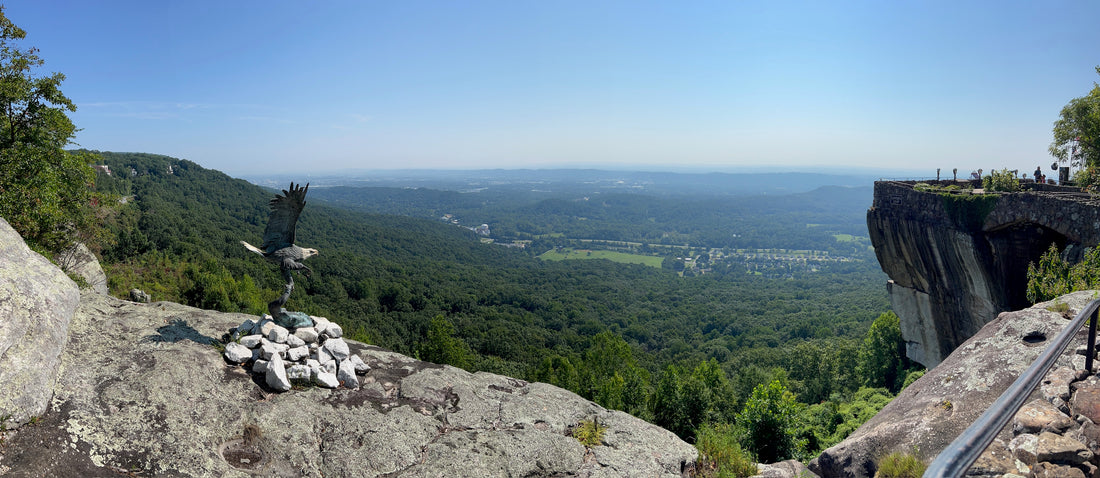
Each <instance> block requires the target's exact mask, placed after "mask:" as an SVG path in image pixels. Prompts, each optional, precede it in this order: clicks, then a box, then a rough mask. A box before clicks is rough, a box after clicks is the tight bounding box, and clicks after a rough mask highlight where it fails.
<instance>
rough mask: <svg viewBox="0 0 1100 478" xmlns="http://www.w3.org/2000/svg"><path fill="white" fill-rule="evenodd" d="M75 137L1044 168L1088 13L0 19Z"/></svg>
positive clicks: (331, 12)
mask: <svg viewBox="0 0 1100 478" xmlns="http://www.w3.org/2000/svg"><path fill="white" fill-rule="evenodd" d="M5 14H6V15H7V16H8V17H9V18H10V19H11V20H12V21H14V22H15V23H16V24H17V25H19V26H20V27H22V28H24V29H25V30H27V32H28V36H27V40H26V41H25V42H24V45H28V46H35V47H38V48H39V49H40V50H41V53H40V54H41V56H42V57H43V58H44V59H45V60H46V65H45V68H44V70H45V71H44V73H47V72H54V71H58V72H62V73H64V74H65V75H66V76H67V80H66V81H65V83H64V84H63V85H62V86H63V91H64V92H65V93H66V94H67V95H68V96H69V97H70V98H71V99H73V100H74V101H75V102H76V103H77V106H78V111H77V112H76V113H74V114H73V115H72V119H73V121H74V122H75V123H76V125H77V127H79V128H82V130H81V131H80V132H79V133H78V136H77V139H76V141H77V143H79V145H80V146H82V147H86V148H90V149H99V150H104V151H138V152H150V153H159V154H167V155H170V156H175V157H180V158H186V159H190V160H192V161H195V162H197V163H199V164H202V165H203V166H206V167H210V168H215V169H220V170H222V171H225V172H228V173H230V174H244V173H254V172H256V171H261V170H264V171H272V172H320V171H325V170H335V169H340V168H365V169H393V168H434V169H470V168H485V167H492V168H497V167H500V168H535V167H537V168H544V167H612V168H632V169H650V170H652V169H661V170H675V169H695V170H698V169H707V170H723V171H728V170H743V169H748V168H752V169H760V168H778V169H796V170H818V169H821V168H835V167H854V168H875V169H891V170H898V169H913V170H920V171H922V172H923V171H927V172H928V174H932V175H934V174H935V168H937V167H939V168H943V169H944V171H945V172H946V171H950V170H951V168H959V170H960V172H962V171H970V170H973V169H977V168H984V169H985V170H987V171H988V170H990V169H992V168H1002V167H1008V168H1010V169H1015V168H1019V169H1021V170H1022V171H1028V172H1030V171H1033V170H1034V168H1035V166H1036V165H1039V164H1042V165H1044V169H1046V170H1047V171H1049V169H1048V167H1049V165H1050V163H1051V162H1052V161H1053V160H1052V159H1051V158H1050V157H1049V155H1048V154H1047V152H1046V148H1047V145H1048V144H1049V143H1050V140H1051V132H1050V129H1051V124H1052V123H1053V122H1054V120H1055V119H1057V117H1058V112H1059V111H1060V109H1061V108H1062V106H1064V105H1065V104H1066V102H1068V101H1069V100H1070V99H1071V98H1073V97H1077V96H1083V95H1085V94H1086V93H1087V92H1088V91H1089V89H1090V88H1091V87H1092V86H1093V82H1094V81H1100V76H1098V75H1097V74H1096V71H1095V69H1094V67H1095V66H1096V65H1100V28H1096V19H1097V18H1100V2H1087V1H1071V2H1058V1H1052V2H1015V1H995V2H993V1H990V2H967V1H868V2H826V1H810V2H784V1H764V2H750V1H734V0H727V1H715V2H693V1H666V2H655V1H644V0H641V1H623V2H620V1H584V2H571V1H514V0H513V1H499V2H481V1H439V2H429V1H415V0H414V1H401V2H394V1H386V2H374V1H347V2H344V1H325V2H301V1H298V2H281V1H264V2H260V1H228V2H226V1H217V2H164V1H148V0H142V1H111V0H103V1H95V2H88V1H67V2H66V1H55V0H26V1H18V2H10V3H7V4H6V5H5Z"/></svg>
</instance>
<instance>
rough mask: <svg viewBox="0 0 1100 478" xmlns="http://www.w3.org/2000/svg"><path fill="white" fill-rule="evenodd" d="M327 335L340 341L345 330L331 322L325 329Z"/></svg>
mask: <svg viewBox="0 0 1100 478" xmlns="http://www.w3.org/2000/svg"><path fill="white" fill-rule="evenodd" d="M325 335H328V336H329V337H332V338H334V339H338V338H340V337H343V336H344V328H343V327H340V324H337V323H335V322H329V324H328V327H326V328H325Z"/></svg>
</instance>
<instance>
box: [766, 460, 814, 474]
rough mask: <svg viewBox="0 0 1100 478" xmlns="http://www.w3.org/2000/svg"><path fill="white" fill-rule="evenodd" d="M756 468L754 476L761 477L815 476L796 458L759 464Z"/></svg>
mask: <svg viewBox="0 0 1100 478" xmlns="http://www.w3.org/2000/svg"><path fill="white" fill-rule="evenodd" d="M756 469H757V472H756V476H758V477H762V478H817V475H815V474H814V473H813V472H812V471H810V470H809V468H806V465H803V464H802V462H800V461H798V460H787V461H781V462H779V463H772V464H767V465H765V464H759V465H757V466H756Z"/></svg>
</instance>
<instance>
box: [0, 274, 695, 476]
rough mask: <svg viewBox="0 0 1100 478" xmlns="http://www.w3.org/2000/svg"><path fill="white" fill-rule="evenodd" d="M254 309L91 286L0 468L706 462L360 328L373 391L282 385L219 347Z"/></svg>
mask: <svg viewBox="0 0 1100 478" xmlns="http://www.w3.org/2000/svg"><path fill="white" fill-rule="evenodd" d="M246 318H247V317H246V316H244V315H242V314H226V313H219V312H213V311H205V310H200V309H194V308H191V307H186V306H182V305H179V304H174V303H167V302H158V303H153V304H138V303H133V302H127V301H122V300H118V299H115V298H112V297H109V296H101V295H97V294H94V293H92V292H90V291H85V292H84V293H83V295H82V302H81V305H80V308H79V309H78V311H77V313H76V315H75V317H74V319H73V322H72V326H71V339H70V342H69V346H68V347H67V348H66V350H65V353H64V355H63V357H62V360H63V370H64V373H63V374H62V375H61V377H60V379H59V380H58V382H57V385H56V394H55V398H54V400H53V402H52V406H51V407H50V408H49V410H48V411H47V412H46V413H45V414H44V415H43V416H42V418H41V420H39V422H38V424H37V426H29V427H24V428H22V429H20V430H19V431H18V432H17V433H15V434H13V435H10V436H9V437H8V439H7V443H8V445H7V446H6V447H0V474H2V473H3V472H4V471H5V470H7V474H8V475H7V476H17V477H21V476H102V475H111V476H114V474H115V473H123V474H125V473H134V474H139V475H142V476H147V475H148V476H249V475H257V476H258V475H262V476H353V477H354V476H364V477H371V476H381V475H385V476H408V477H417V476H479V477H480V476H488V477H492V476H532V475H533V476H592V477H597V476H667V477H676V476H681V473H682V472H683V471H684V470H685V469H687V468H690V466H691V464H693V463H694V462H695V460H696V457H697V452H696V450H695V449H694V447H692V446H691V445H688V444H687V443H684V442H683V441H681V440H680V439H679V438H677V437H676V436H675V435H673V434H672V433H671V432H668V431H667V430H664V429H662V428H659V427H657V426H655V425H651V424H649V423H646V422H644V421H642V420H640V419H637V418H635V417H632V416H630V415H627V414H625V413H622V412H618V411H611V410H606V409H604V408H602V407H600V406H599V405H596V404H595V403H592V402H590V401H588V400H585V399H583V398H581V397H579V396H577V395H576V394H573V393H571V392H569V391H566V390H563V389H561V388H558V387H554V386H551V385H547V384H543V383H527V382H524V381H521V380H517V379H514V378H509V377H504V376H500V375H494V374H490V373H483V372H479V373H474V374H471V373H468V372H466V371H463V370H460V369H457V368H454V367H450V366H442V365H436V364H431V363H427V362H421V361H418V360H415V359H412V358H409V357H407V356H404V355H400V354H397V353H393V352H390V351H387V350H384V349H381V348H378V347H374V346H369V345H364V344H362V343H359V342H355V341H352V340H346V339H345V341H346V343H347V345H348V352H349V353H350V354H351V355H357V356H359V357H360V358H361V359H362V360H363V361H364V362H365V363H366V364H367V365H369V370H367V367H363V368H362V370H361V371H360V373H362V374H361V375H359V376H358V380H359V382H360V387H359V388H358V389H355V390H350V389H346V388H339V389H330V388H324V387H304V388H303V387H296V388H295V389H292V390H290V391H288V392H284V393H275V392H274V391H273V390H272V389H270V388H269V387H268V385H267V384H266V383H265V380H264V379H265V374H263V373H257V374H250V373H249V371H247V370H245V369H243V368H242V367H241V366H239V365H237V364H231V363H228V362H227V361H226V360H225V359H223V354H222V352H221V350H220V349H219V348H218V347H217V346H214V345H211V343H212V342H216V340H215V339H217V338H220V337H222V335H223V334H224V333H225V332H226V331H228V330H229V329H230V328H232V327H234V326H237V325H238V324H241V323H242V321H243V320H245V319H246ZM257 363H258V362H257ZM353 373H354V372H353ZM590 419H595V420H596V421H597V422H598V423H599V424H600V425H603V426H606V427H607V431H606V434H605V435H604V437H603V444H602V445H599V446H594V447H591V448H586V447H585V446H584V445H582V444H581V443H580V442H579V441H578V440H577V439H575V438H573V437H571V436H569V433H570V429H571V428H572V427H574V426H576V425H577V424H578V423H580V422H581V421H584V420H590ZM43 450H49V451H48V452H43Z"/></svg>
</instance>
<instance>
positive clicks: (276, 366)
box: [264, 355, 290, 392]
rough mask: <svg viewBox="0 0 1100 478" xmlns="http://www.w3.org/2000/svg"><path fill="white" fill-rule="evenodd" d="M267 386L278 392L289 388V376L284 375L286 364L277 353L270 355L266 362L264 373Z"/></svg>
mask: <svg viewBox="0 0 1100 478" xmlns="http://www.w3.org/2000/svg"><path fill="white" fill-rule="evenodd" d="M264 376H265V380H266V383H267V386H268V387H271V389H272V390H275V391H278V392H285V391H287V390H290V378H289V377H287V375H286V364H284V363H283V359H281V358H279V356H278V355H273V356H271V361H270V362H268V363H267V371H266V372H265V373H264Z"/></svg>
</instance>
